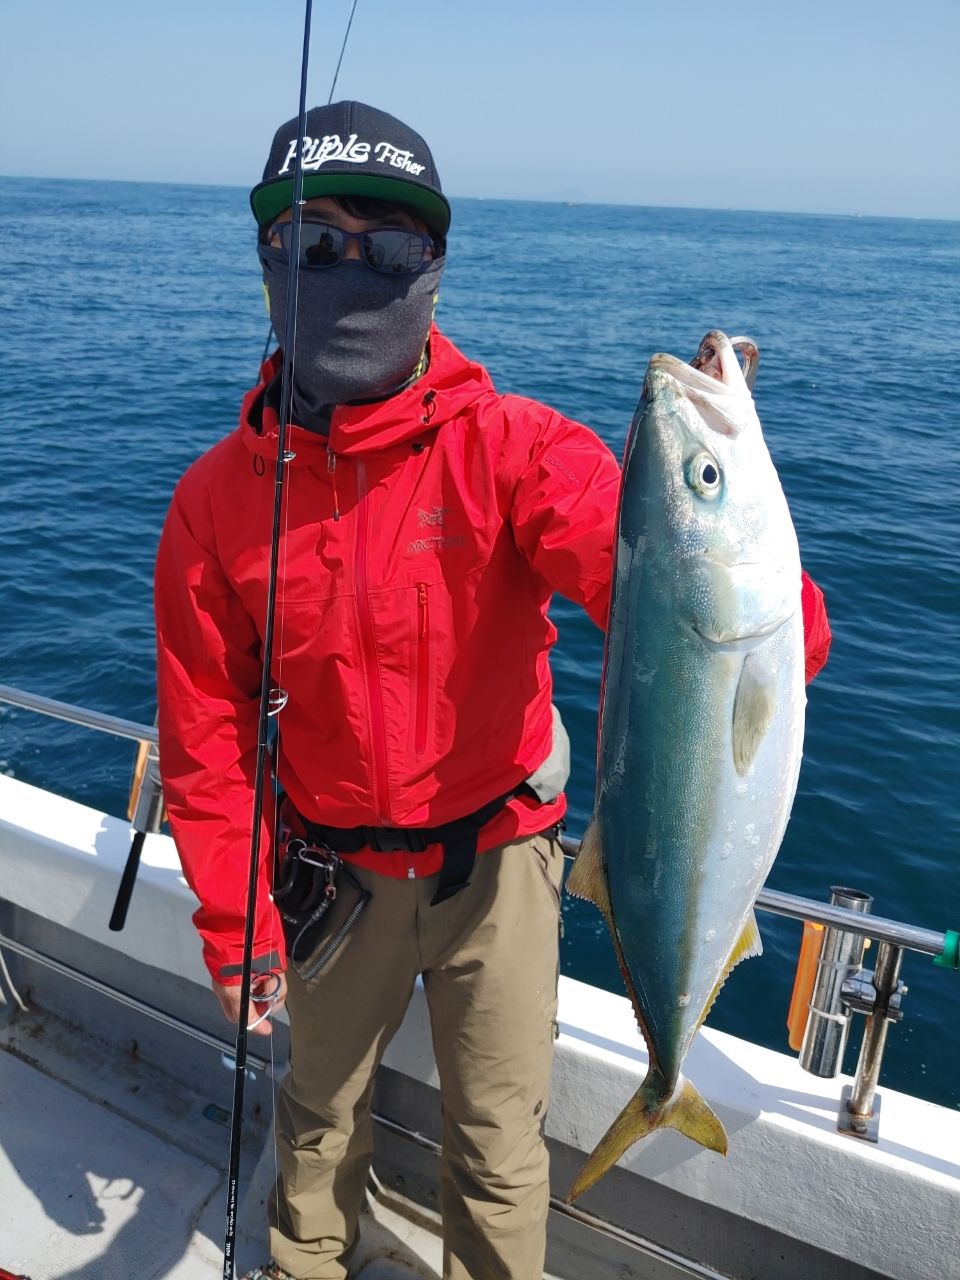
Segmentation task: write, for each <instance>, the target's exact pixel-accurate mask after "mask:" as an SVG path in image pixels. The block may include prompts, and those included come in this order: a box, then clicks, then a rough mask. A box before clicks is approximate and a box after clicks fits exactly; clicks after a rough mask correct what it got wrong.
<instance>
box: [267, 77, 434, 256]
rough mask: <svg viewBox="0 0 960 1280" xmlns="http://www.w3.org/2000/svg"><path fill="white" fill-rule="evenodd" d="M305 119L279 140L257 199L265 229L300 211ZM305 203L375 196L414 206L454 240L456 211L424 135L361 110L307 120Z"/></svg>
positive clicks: (345, 105) (317, 112)
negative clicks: (297, 172)
mask: <svg viewBox="0 0 960 1280" xmlns="http://www.w3.org/2000/svg"><path fill="white" fill-rule="evenodd" d="M298 124H299V120H298V118H297V117H296V116H295V117H294V118H293V119H292V120H288V121H287V123H286V124H284V125H281V126H280V128H279V129H278V130H277V132H276V134H275V135H274V139H273V145H272V146H271V148H270V155H269V158H268V159H267V163H266V166H265V167H264V170H263V181H262V182H260V183H258V184H257V186H255V187H254V188H253V190H252V191H251V192H250V205H251V207H252V209H253V215H254V217H255V218H256V220H257V222H259V223H260V225H261V226H265V225H266V224H267V223H268V222H272V221H273V219H274V218H275V217H276V216H277V215H278V214H280V213H282V212H283V211H284V209H289V208H290V207H291V206H292V204H293V171H294V165H295V163H296V155H297V150H296V148H297V127H298ZM302 157H303V158H302V163H303V198H304V199H305V200H309V199H311V198H312V197H313V196H334V195H341V196H374V197H376V198H377V199H379V200H392V201H393V202H394V203H396V204H402V205H407V206H409V208H411V209H412V210H414V212H416V213H418V214H419V215H420V217H421V218H422V219H423V221H424V222H425V223H426V224H427V226H428V227H429V228H430V229H431V231H435V232H438V233H439V234H440V235H446V234H447V228H448V227H449V226H450V206H449V204H448V203H447V201H446V198H445V197H444V194H443V192H442V191H441V189H440V177H439V175H438V173H437V170H436V166H435V165H434V163H433V156H432V155H431V154H430V149H429V147H428V146H427V144H426V143H425V142H424V140H423V139H422V138H421V137H420V135H419V134H418V133H414V131H413V130H412V129H410V128H408V127H407V126H406V125H405V124H403V123H401V121H399V120H397V119H395V118H394V117H393V116H390V115H387V113H386V112H385V111H378V110H377V108H376V107H368V106H366V105H365V104H364V103H362V102H334V103H330V104H328V105H327V106H325V107H313V108H312V109H311V110H310V111H308V112H307V115H306V129H305V134H304V140H303V151H302Z"/></svg>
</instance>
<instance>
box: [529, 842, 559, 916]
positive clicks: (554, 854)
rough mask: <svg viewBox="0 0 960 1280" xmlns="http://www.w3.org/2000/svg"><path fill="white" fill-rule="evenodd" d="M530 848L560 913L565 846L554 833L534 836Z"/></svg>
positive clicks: (545, 885) (551, 899) (551, 898)
mask: <svg viewBox="0 0 960 1280" xmlns="http://www.w3.org/2000/svg"><path fill="white" fill-rule="evenodd" d="M530 850H531V855H532V857H533V860H534V862H535V863H536V867H537V870H538V872H539V873H540V878H541V879H542V880H543V884H544V887H545V889H546V891H547V893H548V894H549V895H550V901H551V902H552V903H553V905H554V908H555V909H556V912H557V915H558V916H559V915H560V897H561V891H562V889H563V847H562V846H561V844H560V841H559V840H558V839H557V838H556V836H553V835H546V834H543V835H538V836H534V837H533V838H532V839H531V841H530Z"/></svg>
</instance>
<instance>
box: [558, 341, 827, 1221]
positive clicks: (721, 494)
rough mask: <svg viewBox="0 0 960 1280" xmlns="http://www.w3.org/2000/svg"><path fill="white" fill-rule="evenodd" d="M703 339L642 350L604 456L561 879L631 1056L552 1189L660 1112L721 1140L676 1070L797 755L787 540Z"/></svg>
mask: <svg viewBox="0 0 960 1280" xmlns="http://www.w3.org/2000/svg"><path fill="white" fill-rule="evenodd" d="M708 341H709V343H710V344H711V345H710V346H709V350H710V355H711V359H710V361H709V362H706V361H704V362H701V364H702V367H701V368H700V369H698V368H694V367H692V366H690V365H687V364H684V363H683V362H682V361H680V360H677V359H676V358H674V357H672V356H667V355H657V356H654V357H653V358H652V360H651V361H650V365H649V367H648V370H647V375H646V379H645V383H644V392H643V398H642V400H641V402H640V406H639V408H638V410H637V413H636V415H635V417H634V421H633V425H632V427H631V431H630V435H629V438H628V441H627V448H626V453H625V458H624V469H623V478H622V484H621V494H620V507H619V514H618V522H617V535H616V536H617V541H616V546H615V569H614V582H613V593H612V599H611V609H610V619H609V626H608V633H607V652H606V660H605V664H604V680H603V689H602V693H601V714H600V735H599V750H598V770H597V795H596V803H595V811H594V819H593V822H592V823H591V826H590V828H589V830H588V832H587V835H586V836H585V838H584V843H583V847H582V849H581V853H580V855H579V857H578V860H577V863H576V865H575V867H574V869H573V871H572V872H571V874H570V877H569V881H568V888H570V889H571V891H572V892H574V893H576V894H579V895H581V896H584V897H588V898H590V899H591V900H593V901H594V902H596V903H597V905H598V906H599V907H600V909H601V910H602V911H603V912H604V915H605V917H606V919H607V923H608V926H609V928H610V932H611V935H612V938H613V943H614V948H615V950H616V952H617V956H618V959H619V962H620V966H621V970H622V972H623V975H624V980H625V983H626V986H627V990H628V994H629V995H630V998H631V1000H632V1002H633V1005H634V1010H635V1012H636V1015H637V1020H638V1023H639V1025H640V1027H641V1030H642V1031H643V1034H644V1038H645V1039H646V1042H647V1047H648V1049H649V1052H650V1071H649V1073H648V1076H647V1077H646V1079H645V1080H644V1082H643V1084H642V1085H641V1088H640V1090H639V1091H638V1093H637V1095H636V1097H635V1098H634V1099H633V1100H632V1101H631V1103H630V1104H628V1106H627V1108H626V1109H625V1110H624V1112H623V1113H622V1114H621V1116H620V1117H618V1119H617V1121H616V1122H615V1123H614V1125H613V1127H612V1128H611V1130H610V1132H609V1133H608V1135H607V1136H606V1137H605V1138H604V1139H603V1140H602V1141H601V1143H600V1145H599V1147H598V1148H597V1150H596V1151H595V1152H594V1153H593V1155H592V1156H591V1157H590V1158H589V1159H588V1161H587V1164H586V1165H585V1166H584V1169H583V1170H582V1171H581V1174H580V1176H579V1177H578V1179H577V1182H576V1183H575V1185H574V1188H573V1190H572V1192H571V1198H574V1197H575V1196H576V1195H579V1194H581V1193H582V1191H584V1190H585V1189H586V1188H587V1187H588V1186H590V1185H592V1183H593V1182H595V1181H596V1179H597V1178H599V1177H600V1176H601V1175H602V1174H603V1172H605V1170H606V1168H608V1167H609V1165H610V1164H612V1163H613V1162H614V1161H615V1160H616V1159H618V1158H619V1156H620V1155H621V1154H622V1153H623V1151H625V1150H626V1149H627V1147H628V1146H630V1145H631V1143H632V1142H633V1141H636V1139H637V1138H638V1137H641V1136H643V1134H645V1133H647V1132H649V1131H651V1130H652V1129H654V1128H657V1127H660V1126H662V1125H670V1126H672V1127H674V1128H677V1129H679V1130H680V1131H681V1132H685V1133H687V1134H688V1135H689V1136H691V1137H693V1138H695V1139H696V1140H697V1141H700V1142H703V1143H704V1145H707V1146H711V1147H713V1148H715V1149H717V1150H724V1151H725V1149H726V1135H725V1134H724V1132H723V1127H722V1125H721V1124H720V1122H719V1120H718V1119H717V1118H716V1117H715V1116H714V1115H713V1113H712V1112H711V1111H710V1109H709V1108H708V1107H707V1105H706V1103H704V1102H703V1100H702V1099H701V1098H700V1097H699V1094H697V1092H696V1090H695V1089H693V1087H692V1086H691V1085H690V1084H689V1083H688V1082H687V1081H685V1080H684V1078H683V1076H682V1074H681V1068H682V1065H683V1061H684V1058H685V1057H686V1054H687V1052H688V1050H689V1048H690V1045H691V1043H692V1041H693V1039H694V1037H695V1035H696V1033H697V1031H698V1029H699V1027H700V1025H701V1023H702V1022H703V1019H704V1018H705V1017H706V1015H707V1013H708V1012H709V1009H710V1007H711V1005H712V1003H713V1000H714V999H715V997H716V993H717V990H718V989H719V987H720V986H721V985H722V983H723V981H724V979H725V977H726V975H727V973H728V972H729V971H730V969H731V968H732V967H733V965H734V964H736V963H737V962H738V961H739V960H741V959H744V958H745V957H746V956H749V955H755V954H758V953H759V949H760V941H759V934H758V933H757V931H756V922H755V919H754V917H753V904H754V900H755V898H756V895H757V893H758V892H759V890H760V889H761V887H762V886H763V883H764V881H765V879H766V877H767V874H768V872H769V870H770V866H771V864H772V862H773V860H774V858H775V856H776V853H777V850H778V849H779V847H780V843H781V840H782V838H783V833H784V830H785V828H786V824H787V820H788V818H789V814H790V809H791V806H792V803H793V797H794V793H795V790H796V784H797V775H798V772H799V767H800V757H801V752H802V742H803V719H804V701H805V699H804V686H803V621H802V613H801V607H800V558H799V551H798V548H797V539H796V535H795V533H794V529H793V524H792V521H791V519H790V513H789V510H788V508H787V503H786V499H785V497H784V495H783V491H782V489H781V486H780V482H779V478H778V476H777V473H776V470H775V468H774V466H773V462H772V461H771V459H770V455H769V453H768V451H767V448H766V445H765V443H764V440H763V434H762V431H761V429H760V423H759V420H758V419H757V415H756V411H755V408H754V405H753V399H752V397H751V395H750V392H749V390H748V388H747V385H746V382H745V381H744V377H743V374H742V372H741V370H740V366H739V364H738V363H737V359H736V355H735V353H734V351H733V348H732V347H731V345H730V342H729V340H728V339H727V338H726V337H725V336H724V335H723V334H721V333H719V332H714V333H712V334H710V335H708V337H707V339H705V340H704V344H707V343H708ZM704 344H702V346H701V351H703V349H704Z"/></svg>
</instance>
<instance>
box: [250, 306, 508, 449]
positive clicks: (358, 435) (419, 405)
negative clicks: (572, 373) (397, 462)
mask: <svg viewBox="0 0 960 1280" xmlns="http://www.w3.org/2000/svg"><path fill="white" fill-rule="evenodd" d="M429 349H430V366H429V368H428V369H427V371H426V373H425V374H424V375H423V377H421V378H418V379H417V381H416V382H414V383H412V384H411V385H410V386H409V387H407V388H406V389H405V390H404V391H400V392H398V393H397V394H396V395H393V396H389V397H388V398H387V399H386V400H377V401H375V402H374V403H372V404H357V405H337V406H336V407H335V408H334V410H333V416H332V418H331V421H330V434H329V436H323V435H320V434H318V433H317V432H315V431H307V430H306V429H305V428H303V427H298V426H296V425H292V426H291V428H290V439H289V448H290V450H291V451H292V452H293V453H294V454H295V455H296V457H295V458H293V459H292V465H293V466H316V465H318V464H320V463H321V462H324V461H325V459H326V456H327V451H328V449H329V450H331V451H332V452H333V453H336V454H364V453H373V452H376V451H377V450H380V449H386V448H389V447H390V446H391V445H394V444H399V443H401V442H402V441H405V440H413V439H416V437H417V436H419V435H423V434H425V433H426V432H427V431H428V430H429V431H434V430H436V428H437V427H442V426H443V425H444V423H445V422H448V421H449V420H450V419H451V418H454V417H456V415H457V414H459V413H460V412H462V410H463V409H464V408H465V407H466V406H467V405H468V404H470V403H472V402H473V401H474V400H476V399H478V397H480V396H481V395H484V394H486V393H487V392H490V391H493V390H494V387H493V383H492V382H491V380H490V375H489V374H488V373H487V371H486V370H485V369H484V368H483V367H482V365H479V364H474V363H473V361H471V360H468V359H467V358H466V356H464V355H463V354H462V353H461V352H460V351H458V350H457V348H456V347H455V346H454V345H453V343H452V342H450V341H449V340H448V339H447V338H445V337H444V336H443V334H442V333H441V332H440V330H439V329H438V328H437V327H436V326H435V325H434V326H433V327H432V328H431V330H430V338H429ZM282 363H283V352H282V351H281V350H280V349H279V348H277V350H276V351H274V353H273V354H272V355H271V356H270V357H269V358H268V359H267V360H266V361H264V363H263V365H261V367H260V381H259V382H258V383H257V385H256V386H255V387H253V388H252V389H251V390H250V391H248V392H247V394H246V395H245V396H244V398H243V404H242V405H241V407H240V428H241V430H242V432H243V440H244V443H245V444H246V446H247V448H248V449H250V451H251V452H252V453H255V454H258V455H260V456H261V457H264V458H268V459H270V460H271V461H273V462H276V458H277V442H278V440H279V415H278V414H277V412H276V410H275V409H274V408H272V407H271V406H270V405H269V404H267V402H266V400H265V392H266V389H267V387H268V386H269V384H270V383H271V382H272V381H273V380H274V378H275V377H276V376H277V374H278V373H279V372H280V369H281V365H282Z"/></svg>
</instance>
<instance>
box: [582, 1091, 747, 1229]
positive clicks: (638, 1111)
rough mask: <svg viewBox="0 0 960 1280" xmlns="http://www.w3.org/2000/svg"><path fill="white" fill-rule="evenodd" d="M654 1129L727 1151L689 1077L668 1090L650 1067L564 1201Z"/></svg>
mask: <svg viewBox="0 0 960 1280" xmlns="http://www.w3.org/2000/svg"><path fill="white" fill-rule="evenodd" d="M654 1129H676V1130H677V1132H678V1133H682V1134H684V1135H685V1136H686V1137H688V1138H692V1139H693V1141H694V1142H699V1143H700V1145H701V1146H704V1147H709V1148H710V1150H712V1151H718V1152H719V1153H720V1154H721V1155H726V1154H727V1134H726V1131H725V1129H724V1127H723V1125H722V1124H721V1123H720V1121H719V1119H718V1118H717V1116H716V1115H715V1114H714V1112H713V1111H712V1110H711V1108H710V1107H709V1106H708V1105H707V1103H706V1102H705V1101H704V1099H703V1098H702V1097H701V1096H700V1094H699V1093H698V1092H697V1090H696V1089H695V1088H694V1087H693V1085H692V1084H691V1083H690V1081H689V1080H686V1079H684V1077H683V1076H680V1078H679V1079H678V1081H677V1084H676V1087H675V1088H674V1089H673V1091H672V1092H670V1093H667V1092H665V1081H664V1079H663V1077H662V1076H661V1075H660V1074H659V1073H658V1072H654V1071H650V1072H648V1074H647V1075H646V1077H645V1078H644V1081H643V1083H642V1084H641V1086H640V1088H639V1089H638V1090H637V1092H636V1093H635V1094H634V1095H633V1097H632V1098H631V1099H630V1101H629V1102H628V1103H627V1105H626V1106H625V1107H624V1109H623V1110H622V1111H621V1112H620V1114H619V1115H618V1116H617V1118H616V1120H614V1122H613V1124H612V1125H611V1126H610V1128H609V1129H608V1130H607V1132H606V1133H605V1134H604V1135H603V1137H602V1138H601V1139H600V1141H599V1143H598V1144H597V1146H596V1147H595V1148H594V1150H593V1151H592V1152H591V1153H590V1155H589V1156H588V1157H587V1159H586V1161H585V1162H584V1165H583V1167H582V1168H581V1170H580V1172H579V1173H578V1174H577V1176H576V1179H575V1180H574V1183H573V1186H572V1187H571V1188H570V1190H569V1191H568V1193H567V1204H572V1203H573V1201H574V1200H576V1199H577V1197H578V1196H582V1195H583V1193H584V1192H585V1191H588V1190H589V1189H590V1188H591V1187H592V1186H593V1185H594V1183H596V1182H598V1181H599V1180H600V1179H601V1178H602V1177H603V1175H604V1174H605V1173H606V1172H607V1170H608V1169H609V1168H611V1166H612V1165H614V1164H616V1162H617V1161H618V1160H619V1159H620V1157H621V1156H622V1155H623V1154H624V1152H625V1151H627V1150H628V1149H629V1148H630V1147H632V1146H633V1144H634V1143H635V1142H637V1141H638V1140H639V1139H640V1138H643V1137H645V1136H646V1135H647V1134H648V1133H652V1132H653V1130H654Z"/></svg>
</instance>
